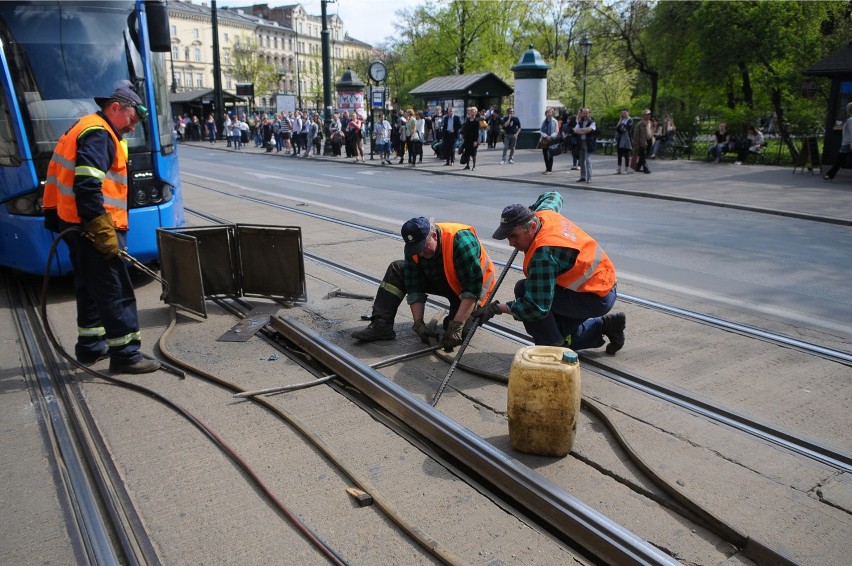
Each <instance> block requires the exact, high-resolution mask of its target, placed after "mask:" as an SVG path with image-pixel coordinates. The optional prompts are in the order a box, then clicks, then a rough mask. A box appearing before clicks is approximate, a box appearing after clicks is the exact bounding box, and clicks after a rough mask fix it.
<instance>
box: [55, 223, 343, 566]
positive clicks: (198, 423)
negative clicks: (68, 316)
mask: <svg viewBox="0 0 852 566" xmlns="http://www.w3.org/2000/svg"><path fill="white" fill-rule="evenodd" d="M77 231H80V228H79V227H77V226H74V227H71V228H68V229H67V230H64V231H62V232H61V233H60V234H59V235H58V236H57V237H56V238H55V239H54V240H53V244H52V245H51V246H50V252H49V254H48V257H47V265H46V266H45V270H44V277H43V280H42V287H41V296H40V303H41V304H40V314H41V320H42V325H43V326H44V332H45V334H46V335H47V338H48V340H50V343H51V344H52V345H53V347H54V348H55V349H56V351H57V352H59V354H60V355H61V356H62V357H63V358H65V359H66V360H68V362H70V363H71V365H72V366H74V367H76V368H77V369H80V370H82V371H84V372H85V373H87V374H89V375H91V376H92V377H96V378H100V379H103V380H104V381H107V382H109V383H112V384H113V385H117V386H119V387H124V388H126V389H130V390H132V391H136V392H137V393H142V394H143V395H145V396H148V397H151V398H153V399H154V400H156V401H159V402H160V403H162V404H164V405H166V406H167V407H169V408H171V409H173V410H174V411H175V412H176V413H178V414H179V415H180V416H182V417H183V418H184V419H186V420H187V421H189V422H190V423H192V424H193V425H194V426H195V427H196V428H198V429H199V430H200V431H201V432H202V433H204V435H205V436H207V438H208V439H210V441H211V442H213V444H214V445H215V446H216V447H217V448H219V450H220V451H222V452H223V453H224V454H225V455H226V456H227V457H228V458H230V459H231V461H232V462H234V464H236V465H237V467H238V468H239V469H240V470H242V472H243V473H244V474H245V475H246V476H248V477H249V479H250V480H251V482H252V483H253V484H254V485H255V487H257V488H258V489H260V491H261V492H262V493H263V494H264V495H265V496H266V498H267V499H268V500H269V501H270V502H271V503H272V504H273V505H274V506H275V508H277V509H278V510H279V512H281V513H282V514H283V515H284V516H285V517H286V518H287V519H288V520H290V522H291V523H292V524H293V525H294V526H295V527H296V529H297V530H299V531H300V532H301V533H302V535H303V536H304V537H305V538H306V539H308V541H310V542H311V544H313V545H314V546H315V547H316V548H317V549H318V550H319V551H320V552H321V553H322V554H323V555H324V556H325V557H326V558H327V559H328V561H329V562H331V563H332V564H339V565H344V564H346V561H345V560H343V558H342V557H341V556H340V555H339V554H338V553H337V552H336V551H335V550H334V549H332V548H331V547H330V546H329V545H328V544H327V543H326V542H325V541H323V540H322V539H320V538H319V537H318V536H317V535H316V534H314V533H313V531H311V530H310V528H309V527H308V526H307V525H305V524H304V523H303V522H302V521H301V520H300V519H299V518H298V517H296V516H295V515H294V514H293V513H292V512H291V511H290V510H289V509H287V507H286V506H285V505H284V504H283V503H282V502H281V501H280V500H279V499H278V498H277V497H276V496H275V494H273V493H272V491H271V490H270V489H269V488H268V487H267V486H266V484H264V483H263V480H261V479H260V477H259V476H258V475H257V474H256V473H255V472H254V470H253V469H252V468H251V466H249V465H248V464H247V463H246V462H245V461H244V460H243V459H242V458H241V457H240V456H239V454H237V453H236V451H234V449H232V448H231V447H230V446H229V445H228V443H226V442H225V441H224V440H223V439H222V437H221V436H219V435H218V434H217V433H216V432H215V431H214V430H213V429H212V428H210V426H208V425H207V424H206V423H204V421H202V420H201V419H199V418H198V417H196V416H195V415H194V414H193V413H192V412H191V411H189V409H186V408H184V407H182V406H181V405H179V404H177V403H175V402H174V401H171V400H170V399H168V398H166V397H164V396H162V395H160V394H159V393H157V392H156V391H154V390H153V389H149V388H147V387H143V386H142V385H137V384H135V383H132V382H129V381H123V380H121V379H116V378H114V377H112V376H109V375H106V374H104V373H101V372H99V371H97V370H94V369H92V368H90V367H87V366H85V365H83V364H81V363H80V362H78V361H77V359H76V358H74V357H73V356H71V355H70V354H69V353H68V352H66V351H65V349H64V348H63V347H62V345H61V344H60V343H59V340H57V338H56V336H55V335H54V334H53V330H52V329H51V327H50V322H49V321H48V318H47V290H48V287H49V283H50V264H51V262H52V261H53V258H54V256H55V255H56V247H57V246H58V245H59V242H60V241H61V240H62V238H63V237H65V236H66V235H68V234H70V233H72V232H77Z"/></svg>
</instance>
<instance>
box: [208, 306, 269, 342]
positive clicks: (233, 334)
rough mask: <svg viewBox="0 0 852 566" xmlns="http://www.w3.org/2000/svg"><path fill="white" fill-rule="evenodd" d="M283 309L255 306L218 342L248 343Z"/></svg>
mask: <svg viewBox="0 0 852 566" xmlns="http://www.w3.org/2000/svg"><path fill="white" fill-rule="evenodd" d="M280 309H281V306H280V305H274V304H266V305H257V306H255V307H254V308H253V309H252V310H251V311H250V312H249V313H248V314H247V315H246V317H245V318H244V319H242V320H241V321H239V322H238V323H237V324H235V325H234V326H232V327H231V329H230V330H228V331H227V332H225V333H224V334H222V335H221V336H219V337H218V338H217V339H216V341H217V342H247V341H248V340H249V338H251V337H252V336H254V335H255V334H257V332H258V331H259V330H260V329H261V328H263V327H264V326H266V325H267V324H269V319H270V318H271V317H272V315H274V314H276V313H277V312H278V311H279V310H280Z"/></svg>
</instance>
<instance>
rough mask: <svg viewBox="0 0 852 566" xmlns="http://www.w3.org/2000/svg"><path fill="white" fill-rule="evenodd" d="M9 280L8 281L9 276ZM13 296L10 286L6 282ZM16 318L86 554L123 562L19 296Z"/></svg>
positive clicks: (95, 559)
mask: <svg viewBox="0 0 852 566" xmlns="http://www.w3.org/2000/svg"><path fill="white" fill-rule="evenodd" d="M5 278H6V282H7V283H9V278H8V277H5ZM6 288H7V293H8V294H9V297H10V299H12V296H11V290H10V289H9V286H8V285H6ZM10 304H11V307H12V312H13V319H14V321H15V325H16V326H17V329H18V336H20V337H21V345H22V350H23V351H24V352H25V354H26V356H27V357H28V358H29V360H30V362H31V364H32V370H33V373H34V374H35V379H36V385H37V387H38V397H39V399H40V401H41V403H40V405H41V407H42V409H43V410H44V411H45V413H46V417H47V424H48V425H49V427H50V430H51V431H52V434H53V438H54V439H55V442H56V445H55V446H56V448H55V450H56V457H57V460H58V462H57V464H58V467H59V468H60V470H61V471H62V477H63V480H64V482H65V484H66V490H67V493H68V495H69V503H70V505H71V508H72V510H73V514H74V518H75V521H76V524H77V527H78V529H79V533H80V535H81V538H82V542H83V547H84V549H85V552H86V555H87V557H88V559H89V561H91V563H93V564H98V565H112V564H120V563H123V558H122V557H120V556H119V553H117V552H116V549H115V548H114V547H113V543H112V538H111V537H110V535H109V531H110V530H111V529H110V527H109V526H108V525H107V524H106V521H105V519H104V517H103V516H102V515H101V512H100V509H99V506H98V503H97V496H96V495H95V491H94V489H93V488H92V485H91V483H90V481H89V477H88V474H87V472H86V469H85V467H84V465H83V457H82V456H81V454H80V453H79V451H78V449H77V446H76V443H77V442H78V440H77V439H76V438H75V434H74V432H73V430H72V427H71V426H70V425H69V416H68V409H67V408H66V407H65V406H64V401H63V396H62V395H61V394H60V393H59V392H58V391H57V389H56V387H55V385H54V382H53V378H52V376H51V374H50V371H49V370H48V366H49V362H48V360H46V359H45V356H44V354H43V349H42V347H41V345H40V344H39V341H38V339H37V338H36V335H35V332H34V330H33V329H34V328H36V327H37V326H36V325H34V323H33V322H32V317H31V316H30V315H28V314H27V309H26V307H25V306H23V305H22V304H21V301H20V300H10Z"/></svg>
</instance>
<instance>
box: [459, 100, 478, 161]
mask: <svg viewBox="0 0 852 566" xmlns="http://www.w3.org/2000/svg"><path fill="white" fill-rule="evenodd" d="M461 133H462V156H461V159H460V160H459V163H461V164H463V165H464V168H465V169H470V170H471V171H474V170H476V148H477V147H479V118H478V116H477V115H476V106H471V107H470V108H468V109H467V120H465V122H464V124H462V129H461Z"/></svg>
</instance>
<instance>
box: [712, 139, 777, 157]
mask: <svg viewBox="0 0 852 566" xmlns="http://www.w3.org/2000/svg"><path fill="white" fill-rule="evenodd" d="M745 139H746V138H738V137H734V136H732V137H731V140H732V141H733V144H734V147H731V146H730V145H729V146H727V147H726V148H725V151H723V152H722V155H721V156H720V157H719V161H736V160H737V158H738V157H739V150H738V149H737V147H738V146H739V144H740V142H741V141H744V140H745ZM714 145H716V141H715V139H714V140H712V141H711V142H710V143H708V144H707V159H708V161H709V160H711V157H710V148H711V147H713V146H714ZM765 151H766V140H765V139H764V141H763V143H762V144H761V145H760V147H759V148H758V149H757V151H749V152H748V155H753V156H754V157H755V160H754V162H755V163H762V162H763V156H764V153H765ZM726 158H727V159H726Z"/></svg>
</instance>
